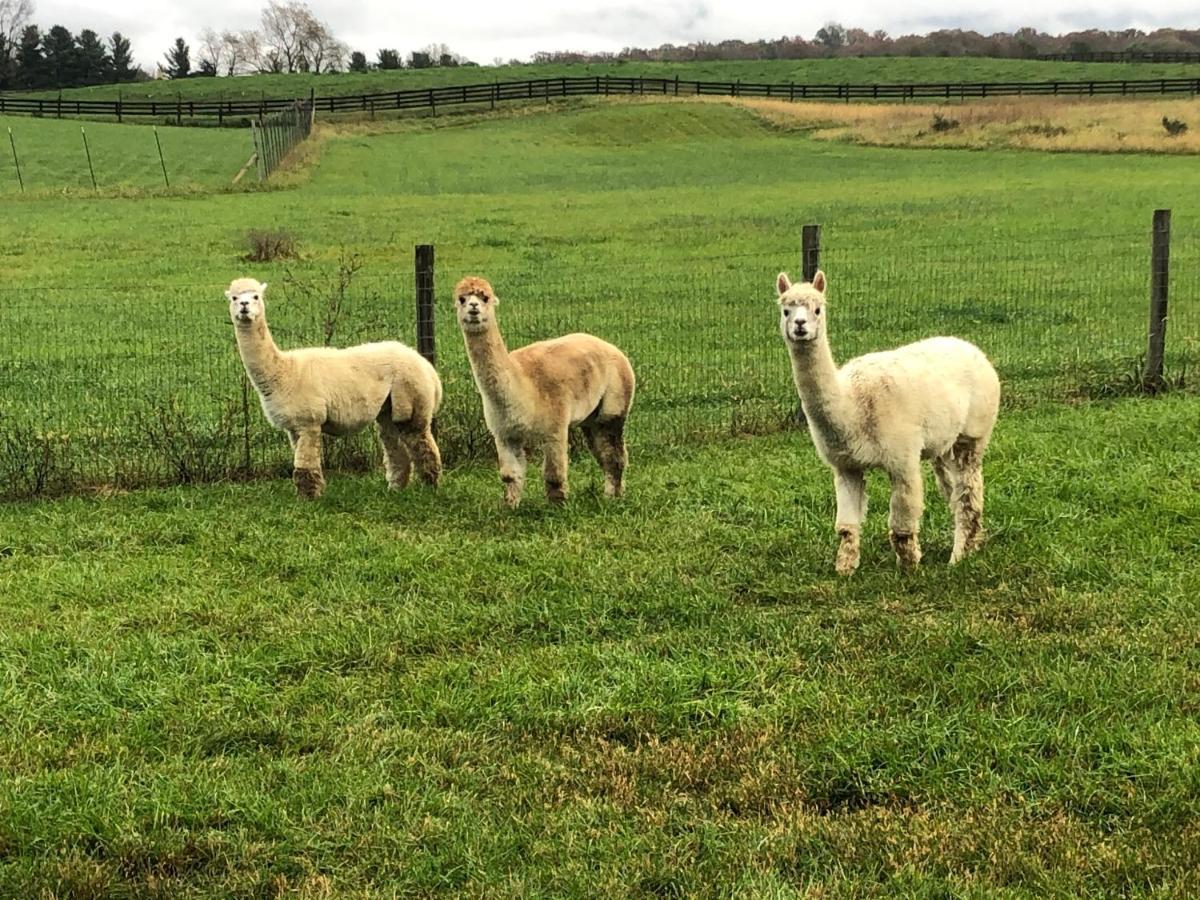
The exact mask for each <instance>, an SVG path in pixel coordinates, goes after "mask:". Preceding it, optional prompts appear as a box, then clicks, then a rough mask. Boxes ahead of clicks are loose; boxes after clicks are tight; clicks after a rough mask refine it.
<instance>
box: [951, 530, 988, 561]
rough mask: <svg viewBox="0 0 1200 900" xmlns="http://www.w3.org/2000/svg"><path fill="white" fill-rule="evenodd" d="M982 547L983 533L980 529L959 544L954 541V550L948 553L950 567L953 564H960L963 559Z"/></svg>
mask: <svg viewBox="0 0 1200 900" xmlns="http://www.w3.org/2000/svg"><path fill="white" fill-rule="evenodd" d="M982 546H983V531H982V529H980V530H977V531H975V532H973V533H972V534H970V535H969V536H968V537H967V538H966V539H965V540H963V541H962V542H961V543H960V542H959V541H955V542H954V550H953V551H952V552H951V553H950V565H954V564H955V563H959V562H962V561H963V560H964V559H966V558H967V557H968V556H970V555H971V554H972V553H974V552H975V551H977V550H978V549H979V548H980V547H982Z"/></svg>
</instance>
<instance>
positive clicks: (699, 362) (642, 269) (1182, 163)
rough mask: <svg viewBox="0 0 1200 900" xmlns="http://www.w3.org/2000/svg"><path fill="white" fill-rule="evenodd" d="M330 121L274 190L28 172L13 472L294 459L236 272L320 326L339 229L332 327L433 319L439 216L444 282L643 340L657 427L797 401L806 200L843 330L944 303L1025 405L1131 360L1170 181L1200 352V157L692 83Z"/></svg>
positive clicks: (445, 352)
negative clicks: (939, 146) (969, 135)
mask: <svg viewBox="0 0 1200 900" xmlns="http://www.w3.org/2000/svg"><path fill="white" fill-rule="evenodd" d="M39 125H42V126H45V127H50V126H56V127H57V126H60V125H62V126H63V127H65V128H67V129H68V130H69V129H70V126H69V125H64V123H39ZM115 127H116V126H114V128H115ZM126 133H128V134H129V135H130V138H129V139H130V140H140V139H141V138H138V137H137V135H138V134H139V133H143V134H144V129H136V128H131V129H129V131H128V132H121V134H126ZM160 134H164V135H166V136H167V137H168V138H169V139H170V140H171V141H173V142H175V141H179V140H181V139H183V138H184V137H187V138H192V137H194V138H195V139H196V140H197V141H214V144H213V145H212V147H213V148H214V153H215V152H216V151H217V150H220V151H221V152H224V153H226V154H227V156H226V157H224V159H225V162H222V163H221V164H220V165H216V164H214V165H213V167H212V171H213V172H214V173H215V172H216V171H219V170H220V168H222V167H224V166H232V164H234V163H236V162H237V156H235V155H234V153H233V150H234V149H236V147H233V146H226V145H225V144H222V143H220V140H221V134H220V133H215V134H214V133H210V132H208V131H196V130H187V131H184V132H178V131H173V132H169V133H168V132H167V131H166V129H160ZM67 136H71V135H69V134H68V135H67ZM319 141H320V142H319V144H318V145H316V147H315V149H313V150H312V151H311V161H312V165H311V167H309V168H305V169H303V170H301V171H298V172H296V173H293V174H290V175H285V176H283V178H282V180H281V181H280V183H279V184H278V185H277V186H276V189H274V190H266V191H249V192H244V191H235V192H233V193H227V192H221V191H217V192H216V193H212V194H209V195H205V194H204V193H202V191H203V186H201V187H200V188H199V189H198V190H200V191H201V193H195V192H190V193H188V194H187V195H186V196H183V197H179V196H171V195H167V196H150V197H147V196H142V195H141V192H137V194H136V195H135V196H132V197H120V196H110V197H101V198H97V199H92V198H90V197H87V196H86V193H87V192H86V191H84V195H82V196H81V195H80V191H79V189H78V188H74V189H72V192H71V196H68V197H52V196H46V195H45V194H42V195H36V196H32V197H26V198H24V199H22V198H21V197H19V196H17V197H14V198H13V199H12V202H11V203H10V204H9V207H8V208H9V209H10V210H12V213H11V215H9V216H6V217H5V218H4V220H3V221H0V247H4V248H5V250H4V251H3V252H4V254H5V280H4V283H3V284H2V285H0V294H3V295H4V297H5V300H4V302H3V312H2V313H0V317H2V318H0V321H2V322H3V325H4V328H3V329H2V334H3V336H0V349H2V357H0V358H2V359H3V360H4V362H3V364H2V365H3V369H4V371H5V379H4V380H5V383H6V385H7V387H6V394H5V404H6V411H5V419H4V424H5V425H7V426H8V429H9V433H10V434H11V435H13V436H12V437H11V438H10V445H9V448H8V451H7V453H0V472H3V473H5V476H6V477H5V478H3V479H2V480H3V481H4V482H5V484H6V485H7V487H6V488H5V489H4V491H5V492H6V493H10V494H11V493H22V492H26V491H28V490H30V489H31V488H29V487H28V486H29V485H30V484H34V485H37V484H39V483H40V484H43V485H45V489H46V490H53V489H56V487H55V486H58V487H62V486H72V485H74V486H77V485H79V484H81V483H84V484H100V485H112V484H116V485H122V486H124V485H133V484H144V483H146V482H155V481H163V480H168V481H169V480H177V479H184V480H189V479H194V478H199V479H204V478H211V477H214V476H219V475H222V474H225V473H227V472H228V471H229V470H230V469H231V468H239V467H240V468H248V469H252V470H257V471H266V472H280V471H286V465H287V462H288V460H287V457H286V445H285V444H284V443H283V442H282V441H281V439H280V438H279V436H278V435H277V434H274V433H272V432H271V431H270V430H269V429H267V428H266V427H265V426H264V424H263V422H262V420H261V417H260V416H259V414H258V412H257V409H256V407H255V405H254V404H253V398H251V403H250V404H245V403H244V397H243V394H242V387H241V380H240V363H239V360H238V358H237V356H236V353H235V351H234V345H233V340H232V335H231V333H230V326H229V324H228V319H227V315H226V308H225V301H224V298H223V296H222V293H221V291H222V290H223V288H224V286H225V285H226V284H227V283H228V281H229V280H230V279H231V278H233V277H235V276H238V275H242V274H253V275H255V276H256V277H258V278H259V279H260V280H264V281H267V282H270V283H271V284H272V285H273V287H272V289H271V293H270V294H269V304H270V305H269V309H270V319H271V321H272V323H273V326H274V328H275V333H276V336H277V339H278V340H279V341H280V343H281V344H282V345H284V346H296V345H301V344H308V343H312V342H314V341H319V340H320V339H321V329H320V327H319V323H320V321H321V308H322V304H323V300H322V296H323V295H324V294H325V293H326V292H327V286H328V285H329V284H330V282H331V280H332V279H333V276H334V270H335V269H336V267H337V263H338V260H339V258H340V257H342V256H343V255H357V256H358V258H359V259H360V262H361V264H362V270H361V272H360V274H359V275H358V277H357V280H356V282H355V284H354V285H353V287H352V289H351V291H350V295H349V300H348V306H347V308H346V311H345V312H344V314H343V316H342V319H341V322H340V324H339V326H338V329H337V331H336V332H335V340H336V341H337V342H339V343H348V342H354V341H360V340H368V339H377V338H379V337H396V336H398V337H401V338H404V339H408V340H412V336H413V333H414V332H413V329H414V324H413V322H414V311H413V287H412V284H413V281H412V274H411V272H412V247H413V245H414V244H417V243H423V242H432V243H434V244H435V245H436V247H437V254H438V297H439V302H442V303H448V299H449V292H450V290H451V288H452V286H453V283H454V282H455V281H456V280H457V279H458V278H459V277H460V276H462V275H464V274H466V273H468V272H477V273H481V274H484V275H487V276H489V277H491V278H492V279H493V280H494V282H495V284H496V287H497V289H498V290H499V291H500V293H501V296H502V298H506V300H507V304H506V306H505V308H504V311H503V314H502V315H503V321H504V323H505V327H506V329H507V334H508V337H509V339H510V341H511V342H512V343H513V344H514V345H516V344H520V343H524V342H526V341H528V340H532V339H535V338H537V337H541V336H545V335H547V334H555V333H563V332H566V331H572V330H578V329H589V330H593V331H596V332H597V333H600V334H602V335H604V336H605V337H607V338H608V339H610V340H613V341H616V342H617V343H618V344H620V345H621V346H623V347H625V348H626V350H627V351H628V352H629V353H630V354H631V356H632V358H633V359H634V362H635V365H636V366H637V368H638V371H639V372H640V373H641V382H642V388H641V391H640V396H639V419H640V422H639V423H638V424H639V427H638V428H635V429H634V432H633V439H634V441H635V442H638V443H640V444H641V445H643V446H651V445H658V446H663V445H670V444H673V443H674V442H676V441H678V440H679V439H680V438H681V437H683V436H687V435H692V434H700V435H707V436H711V435H713V434H721V433H725V434H728V433H730V432H741V431H767V430H773V429H775V428H778V427H780V426H781V425H783V424H785V423H786V422H787V421H789V419H790V418H792V416H793V414H794V410H795V405H796V404H795V399H794V396H793V393H792V387H791V384H790V378H789V377H788V369H787V361H786V356H785V354H784V353H783V351H782V349H781V347H780V345H779V339H778V337H777V334H776V331H775V323H774V315H775V313H774V311H773V304H772V299H773V291H772V285H773V283H774V276H775V274H776V273H777V272H778V271H779V270H780V269H792V270H793V271H795V270H796V269H797V267H798V257H799V233H800V227H801V225H802V224H804V223H806V222H819V223H822V224H823V226H824V228H825V233H824V246H825V252H824V256H823V259H824V264H825V266H826V268H827V270H828V273H829V275H830V278H831V284H832V292H833V293H832V296H833V302H834V303H835V304H836V305H835V307H834V316H835V318H834V323H835V328H834V346H835V349H836V350H837V352H838V353H839V354H841V355H842V356H847V355H851V354H857V353H860V352H864V351H866V350H870V349H876V348H879V347H882V346H888V345H890V344H894V343H896V342H898V341H901V340H907V339H915V338H918V337H921V336H925V335H927V334H929V333H931V332H937V331H952V332H954V333H957V334H962V335H963V336H966V337H968V338H971V339H974V340H977V341H978V342H980V343H981V345H982V346H984V347H986V348H987V349H988V351H989V352H990V353H991V354H992V356H993V357H994V358H995V359H996V362H997V364H998V365H999V367H1000V370H1001V372H1002V374H1003V375H1004V376H1005V378H1006V382H1007V384H1008V389H1007V396H1008V398H1009V401H1010V402H1012V403H1017V404H1020V403H1028V402H1036V401H1039V400H1041V399H1045V398H1047V397H1055V398H1063V397H1078V396H1088V395H1090V394H1094V393H1096V392H1101V393H1103V392H1107V391H1108V390H1110V389H1121V388H1122V387H1123V386H1124V387H1128V382H1129V379H1130V377H1131V375H1132V373H1134V371H1135V368H1136V358H1137V356H1138V354H1139V353H1141V352H1142V349H1143V346H1144V335H1145V329H1146V318H1147V314H1146V309H1145V303H1144V301H1143V298H1144V297H1146V278H1147V271H1148V265H1149V261H1148V251H1147V246H1148V226H1149V220H1150V213H1151V210H1153V209H1154V208H1155V207H1159V206H1170V207H1175V208H1176V218H1175V235H1176V237H1175V242H1174V246H1173V255H1174V259H1175V266H1176V268H1175V272H1176V275H1175V281H1174V284H1175V288H1174V294H1173V297H1174V305H1173V307H1172V310H1173V313H1172V319H1171V353H1172V356H1171V362H1172V367H1173V369H1174V370H1175V371H1176V372H1179V371H1182V370H1185V367H1186V366H1194V365H1195V363H1196V360H1197V359H1200V346H1198V343H1197V341H1198V339H1200V313H1198V307H1197V295H1198V294H1200V291H1197V286H1198V285H1197V275H1196V271H1197V269H1196V267H1195V265H1194V262H1195V261H1196V260H1197V259H1198V258H1200V252H1198V251H1200V243H1198V241H1197V232H1196V227H1195V222H1196V211H1195V209H1196V206H1195V204H1193V203H1189V202H1188V201H1189V200H1194V199H1196V198H1197V197H1198V195H1200V191H1198V190H1197V187H1198V183H1197V178H1196V176H1195V173H1194V171H1193V170H1194V166H1193V164H1192V162H1191V160H1188V159H1183V158H1179V159H1168V158H1163V157H1156V156H1149V155H1140V156H1116V155H1086V154H1058V155H1054V156H1046V155H1042V154H1037V153H1029V152H1010V151H987V152H971V151H950V150H948V151H942V152H936V153H930V152H918V151H903V150H890V149H879V148H864V147H855V146H852V145H848V144H840V143H830V142H827V141H814V140H811V139H809V138H808V137H807V135H806V134H805V133H804V132H803V131H791V130H786V129H781V128H778V127H773V126H771V125H769V124H767V123H766V122H765V121H763V120H761V119H758V118H756V117H755V116H754V115H753V114H752V113H750V112H749V111H747V110H744V109H738V108H734V107H730V106H724V105H716V104H696V103H684V104H672V103H657V104H639V103H628V102H618V103H608V104H605V103H600V102H589V103H583V104H566V105H563V106H551V107H550V108H549V109H547V108H544V107H539V108H533V109H524V110H515V111H511V112H507V113H505V114H503V115H501V116H498V117H495V118H492V117H487V116H479V115H472V116H464V117H455V118H448V119H439V120H416V121H401V122H376V123H361V124H358V125H352V126H346V127H343V128H341V129H339V130H334V131H329V132H326V133H325V134H323V136H322V137H321V138H320V139H319ZM197 146H202V145H201V144H198V145H197ZM176 147H177V145H175V144H172V150H171V152H172V155H173V156H178V155H181V154H180V153H179V151H178V150H177V149H175V148H176ZM243 151H244V148H243ZM239 152H242V151H239ZM212 159H214V160H215V159H217V157H216V156H215V155H214V156H213V157H212ZM151 177H152V176H151ZM254 228H281V229H285V230H287V231H290V232H291V233H292V234H294V235H295V237H296V239H297V241H298V245H299V248H300V258H298V259H294V260H287V261H283V262H276V263H269V264H249V263H246V262H245V261H244V260H243V258H242V257H243V256H244V255H245V252H246V247H245V240H244V237H245V234H246V232H247V231H248V230H249V229H254ZM301 284H307V285H309V289H301V288H300V287H299V285H301ZM441 310H442V313H443V314H442V316H441V317H440V319H439V325H438V338H439V352H440V360H441V370H442V373H443V378H444V380H445V381H446V384H447V401H446V407H445V410H444V412H443V416H442V425H443V432H442V435H443V440H444V442H445V446H446V450H447V453H448V454H449V455H450V456H451V457H452V458H458V457H460V456H464V455H470V454H471V453H474V452H477V451H480V450H482V451H485V452H486V451H487V447H488V441H487V439H486V435H485V434H484V433H483V432H482V430H481V421H480V416H479V408H478V401H477V399H476V397H475V394H474V392H473V390H472V386H471V382H470V375H469V370H468V368H467V364H466V359H465V356H464V354H463V350H462V344H461V339H460V337H459V336H458V334H457V332H456V329H455V327H454V324H453V320H452V318H451V317H450V316H449V315H448V314H447V313H448V308H447V307H446V306H443V307H441ZM247 409H248V416H247ZM167 410H171V411H172V412H171V413H170V414H169V415H167V414H166V413H165V411H167ZM164 418H165V419H168V420H170V421H164ZM238 422H240V423H242V424H241V426H239V425H238V424H237V423H238ZM181 428H182V429H183V431H184V433H183V434H179V433H177V432H179V431H180V429H181ZM168 430H172V431H174V432H176V433H174V434H167V433H166V432H167V431H168ZM247 442H248V443H249V444H250V447H251V449H250V454H249V459H247V457H246V454H245V450H244V448H245V444H246V443H247ZM165 444H173V445H186V447H187V448H188V449H187V450H186V452H185V451H184V450H182V449H181V450H178V451H177V452H178V453H179V454H182V456H181V458H178V459H174V458H173V461H170V462H168V459H167V457H168V456H169V454H164V453H162V452H151V451H150V448H156V447H157V448H161V447H162V446H164V445H165ZM231 446H236V447H238V448H242V449H239V450H237V451H236V452H231V449H230V448H231ZM353 446H354V448H355V449H354V454H352V455H353V456H355V457H356V458H357V460H358V462H356V463H354V464H356V465H361V464H363V463H364V462H366V461H369V454H370V452H371V450H370V441H364V442H360V443H359V444H355V445H353ZM0 449H3V448H0ZM364 453H366V454H368V457H367V458H364V457H363V454H364ZM32 459H36V460H38V462H37V463H36V465H35V464H34V463H33V462H31V460H32ZM348 462H349V461H348Z"/></svg>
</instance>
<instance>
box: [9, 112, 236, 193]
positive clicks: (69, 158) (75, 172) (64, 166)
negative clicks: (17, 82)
mask: <svg viewBox="0 0 1200 900" xmlns="http://www.w3.org/2000/svg"><path fill="white" fill-rule="evenodd" d="M80 126H81V123H80V122H78V121H72V120H56V119H36V118H31V117H28V116H0V197H5V198H7V197H10V196H14V195H19V194H20V192H21V182H22V181H24V190H25V192H26V193H29V194H34V195H45V194H48V193H49V194H58V193H63V192H68V193H91V192H92V191H93V185H92V176H91V173H89V170H88V158H87V153H88V152H90V153H91V159H92V162H91V164H92V169H93V170H94V172H95V176H96V185H97V186H98V187H99V189H100V190H101V191H102V192H104V193H109V194H111V193H114V192H117V193H120V192H122V191H125V192H128V191H144V190H155V191H163V192H166V190H167V184H166V180H169V182H170V188H171V189H172V190H174V191H176V192H179V191H196V190H204V189H210V190H211V189H213V188H220V187H224V186H227V185H229V183H230V182H231V181H232V179H233V176H234V175H235V174H237V171H238V170H239V169H240V168H241V167H242V165H243V164H244V163H245V162H246V160H247V159H249V158H250V154H251V153H252V152H253V149H254V148H253V146H252V142H251V139H250V136H249V133H248V132H247V131H245V130H238V131H233V130H230V131H219V130H217V129H207V128H205V129H180V128H159V129H158V140H159V143H160V144H161V146H162V159H161V161H160V158H159V151H158V146H157V145H156V144H155V137H154V130H153V128H151V127H150V126H145V125H130V124H125V125H114V124H107V123H103V122H85V123H82V126H83V128H84V129H85V130H86V136H87V148H86V150H85V146H84V137H83V135H81V134H80ZM10 131H11V134H12V139H11V141H12V143H10V138H9V132H10ZM12 144H15V145H16V151H17V159H18V161H19V162H20V178H18V174H17V168H16V166H15V165H14V163H13V158H12ZM164 164H165V167H166V170H167V177H166V180H164V177H163V166H164ZM250 174H251V179H253V173H250Z"/></svg>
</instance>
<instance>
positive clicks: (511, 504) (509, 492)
mask: <svg viewBox="0 0 1200 900" xmlns="http://www.w3.org/2000/svg"><path fill="white" fill-rule="evenodd" d="M500 480H501V481H503V482H504V502H505V503H506V504H507V505H508V508H509V509H516V508H517V507H518V506H519V505H520V503H521V482H520V481H518V480H517V479H516V478H513V476H511V475H501V476H500Z"/></svg>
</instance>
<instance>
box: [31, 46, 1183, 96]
mask: <svg viewBox="0 0 1200 900" xmlns="http://www.w3.org/2000/svg"><path fill="white" fill-rule="evenodd" d="M368 56H371V54H368ZM1198 72H1200V66H1197V65H1191V64H1185V63H1133V64H1131V63H1076V62H1058V61H1047V62H1039V61H1037V60H1027V59H985V58H977V57H928V58H917V57H875V58H850V59H798V60H784V59H780V60H725V61H719V60H718V61H708V62H704V61H701V62H679V63H656V62H613V63H589V64H564V65H530V64H519V65H501V66H465V67H459V68H445V69H443V68H435V69H415V70H409V69H404V70H395V71H386V72H367V73H361V74H360V73H354V72H348V73H343V74H340V75H312V74H293V75H248V76H239V77H236V78H188V79H184V80H182V81H150V82H145V83H143V84H123V85H96V86H94V87H87V88H74V89H71V90H66V91H63V97H64V98H65V99H71V98H75V97H80V98H89V99H97V98H113V99H115V98H116V97H117V96H118V94H119V95H120V96H121V97H122V98H124V99H125V100H142V99H147V100H151V99H152V100H172V99H175V98H176V97H180V98H182V99H183V100H199V99H202V98H203V99H213V100H215V99H219V98H224V99H227V100H257V99H259V98H260V97H263V96H265V97H301V96H308V94H309V92H310V91H315V92H316V94H317V96H321V97H326V96H340V95H352V94H370V93H380V92H384V91H397V90H407V89H414V88H429V87H439V86H442V85H456V84H478V83H484V82H490V81H525V80H527V79H531V78H559V77H561V76H567V77H595V76H600V77H603V76H604V75H611V76H614V77H623V78H629V77H637V76H645V77H647V78H675V77H677V76H678V77H679V78H680V80H683V81H725V82H731V81H755V82H769V83H776V84H778V83H786V82H789V81H794V82H796V83H797V84H800V83H808V84H847V83H849V84H895V83H912V82H947V81H949V82H963V81H970V82H978V81H989V82H996V81H1054V80H1058V81H1089V80H1093V81H1109V80H1111V81H1121V80H1129V81H1134V80H1138V79H1148V78H1189V77H1194V76H1195V75H1196V74H1197V73H1198ZM41 95H42V96H47V97H49V96H54V97H57V96H58V92H57V91H52V92H51V91H45V92H41ZM34 96H38V94H37V93H36V92H35V93H34Z"/></svg>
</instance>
